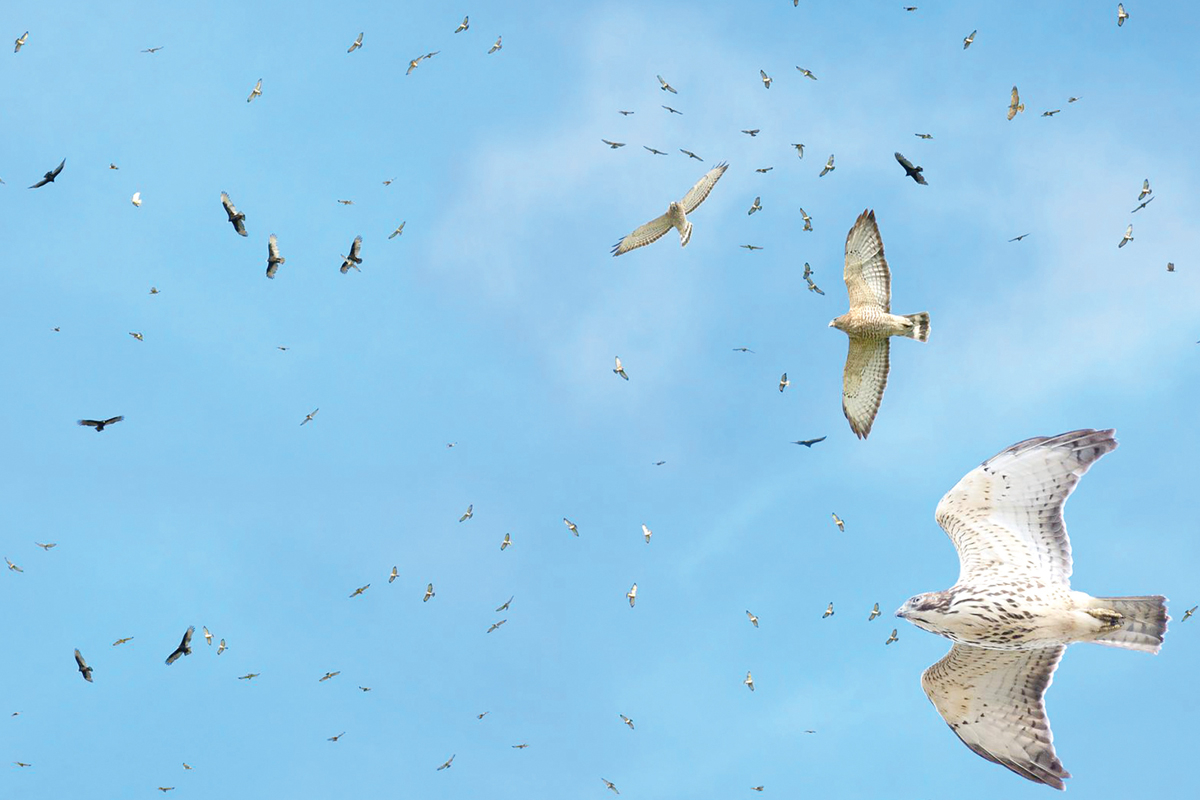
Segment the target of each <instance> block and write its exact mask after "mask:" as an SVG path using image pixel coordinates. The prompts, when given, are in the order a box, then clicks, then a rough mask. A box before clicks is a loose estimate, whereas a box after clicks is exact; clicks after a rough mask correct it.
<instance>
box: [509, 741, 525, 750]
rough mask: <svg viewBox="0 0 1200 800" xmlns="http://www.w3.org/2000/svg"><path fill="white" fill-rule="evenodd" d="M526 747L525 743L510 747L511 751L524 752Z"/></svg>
mask: <svg viewBox="0 0 1200 800" xmlns="http://www.w3.org/2000/svg"><path fill="white" fill-rule="evenodd" d="M526 747H529V744H528V743H527V742H521V743H520V744H514V745H513V746H512V749H513V750H524V749H525V748H526Z"/></svg>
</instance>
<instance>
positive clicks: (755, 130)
mask: <svg viewBox="0 0 1200 800" xmlns="http://www.w3.org/2000/svg"><path fill="white" fill-rule="evenodd" d="M761 131H762V129H761V128H751V129H750V130H748V131H742V133H744V134H746V135H747V136H749V137H750V138H752V139H753V138H754V137H755V136H758V134H759V133H760V132H761Z"/></svg>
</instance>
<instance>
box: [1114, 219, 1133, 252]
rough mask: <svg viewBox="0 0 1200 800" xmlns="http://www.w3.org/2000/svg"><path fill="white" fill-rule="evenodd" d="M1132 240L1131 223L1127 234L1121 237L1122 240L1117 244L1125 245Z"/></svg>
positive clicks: (1118, 245) (1126, 230)
mask: <svg viewBox="0 0 1200 800" xmlns="http://www.w3.org/2000/svg"><path fill="white" fill-rule="evenodd" d="M1132 241H1133V225H1132V224H1131V225H1130V226H1129V227H1128V228H1126V229H1125V235H1124V236H1122V237H1121V241H1120V242H1119V243H1118V244H1117V247H1124V246H1125V245H1127V244H1129V243H1130V242H1132Z"/></svg>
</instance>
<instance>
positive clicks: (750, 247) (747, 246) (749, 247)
mask: <svg viewBox="0 0 1200 800" xmlns="http://www.w3.org/2000/svg"><path fill="white" fill-rule="evenodd" d="M738 247H743V248H745V249H747V250H749V251H750V252H752V253H753V252H754V251H755V250H762V248H761V247H759V246H758V245H756V244H740V245H738Z"/></svg>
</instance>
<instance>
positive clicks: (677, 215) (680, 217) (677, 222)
mask: <svg viewBox="0 0 1200 800" xmlns="http://www.w3.org/2000/svg"><path fill="white" fill-rule="evenodd" d="M728 168H729V165H728V164H718V165H717V166H715V167H713V168H712V169H710V170H709V171H708V172H707V173H705V175H704V177H703V178H701V179H700V180H699V181H698V182H697V183H696V185H695V186H693V187H692V188H691V189H689V190H688V193H687V194H685V195H684V196H683V199H682V200H680V201H679V202H676V203H671V205H670V206H668V207H667V213H665V214H663V215H662V216H661V217H658V218H657V219H653V220H651V221H650V222H647V223H646V224H645V225H642V226H641V227H640V228H638V229H637V230H635V231H634V232H633V233H631V234H629V235H628V236H626V237H625V238H624V239H622V240H621V241H619V242H617V243H616V244H615V245H614V246H613V250H612V254H613V255H614V256H619V255H621V254H622V253H628V252H629V251H630V250H635V249H637V248H639V247H644V246H645V245H648V244H650V243H651V242H657V241H658V240H659V239H661V238H662V237H663V234H665V233H666V232H667V231H669V230H671V228H675V229H676V230H678V231H679V246H680V247H684V246H686V245H687V243H688V240H689V239H691V238H692V223H691V222H690V221H688V218H687V215H688V214H691V213H692V212H693V211H695V210H696V209H697V208H699V207H700V204H701V203H703V202H704V199H705V198H706V197H708V194H709V192H711V191H712V190H713V187H714V186H716V185H717V181H719V180H720V179H721V176H722V175H724V174H725V170H726V169H728Z"/></svg>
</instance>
